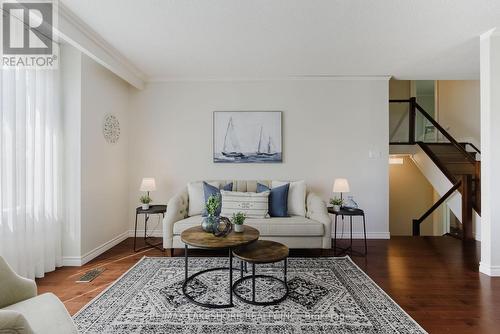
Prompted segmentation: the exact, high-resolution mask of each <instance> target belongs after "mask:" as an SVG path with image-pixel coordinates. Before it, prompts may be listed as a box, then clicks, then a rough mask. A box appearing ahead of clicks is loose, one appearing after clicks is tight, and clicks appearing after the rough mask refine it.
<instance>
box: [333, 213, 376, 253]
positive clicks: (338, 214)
mask: <svg viewBox="0 0 500 334" xmlns="http://www.w3.org/2000/svg"><path fill="white" fill-rule="evenodd" d="M328 213H331V214H332V215H334V216H335V220H334V224H335V225H334V233H333V255H334V256H335V255H336V251H337V249H340V250H342V253H347V251H350V253H351V255H352V217H362V218H363V232H364V236H365V252H364V253H363V254H362V255H363V256H366V254H368V247H367V244H366V220H365V212H364V211H363V210H361V209H351V208H340V210H339V211H335V210H333V207H328ZM338 216H341V217H342V218H344V216H347V217H349V223H350V224H349V225H350V232H351V233H350V239H351V240H350V244H349V247H347V248H341V247H337V217H338ZM342 253H341V254H342Z"/></svg>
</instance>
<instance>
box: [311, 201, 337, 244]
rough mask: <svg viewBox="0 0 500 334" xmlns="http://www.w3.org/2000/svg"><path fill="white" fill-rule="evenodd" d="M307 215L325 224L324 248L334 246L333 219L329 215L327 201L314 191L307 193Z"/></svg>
mask: <svg viewBox="0 0 500 334" xmlns="http://www.w3.org/2000/svg"><path fill="white" fill-rule="evenodd" d="M306 206H307V211H306V217H307V218H309V219H312V220H315V221H317V222H320V223H322V224H323V226H324V229H325V234H324V235H323V243H322V248H326V249H329V248H332V220H331V219H330V216H329V215H328V209H327V206H326V203H325V201H323V200H322V199H321V197H319V196H318V195H316V194H315V193H313V192H310V193H308V194H307V198H306Z"/></svg>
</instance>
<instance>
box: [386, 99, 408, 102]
mask: <svg viewBox="0 0 500 334" xmlns="http://www.w3.org/2000/svg"><path fill="white" fill-rule="evenodd" d="M409 102H410V100H409V99H408V100H400V99H390V100H389V103H409Z"/></svg>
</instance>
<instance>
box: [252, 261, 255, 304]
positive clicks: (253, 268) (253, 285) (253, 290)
mask: <svg viewBox="0 0 500 334" xmlns="http://www.w3.org/2000/svg"><path fill="white" fill-rule="evenodd" d="M252 301H253V302H255V263H252Z"/></svg>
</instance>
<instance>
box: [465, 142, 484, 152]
mask: <svg viewBox="0 0 500 334" xmlns="http://www.w3.org/2000/svg"><path fill="white" fill-rule="evenodd" d="M462 144H464V145H469V146H470V147H472V148H473V149H474V151H476V152H477V153H479V154H481V151H480V150H479V149H478V148H477V147H476V145H474V144H472V143H469V142H466V143H462Z"/></svg>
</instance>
